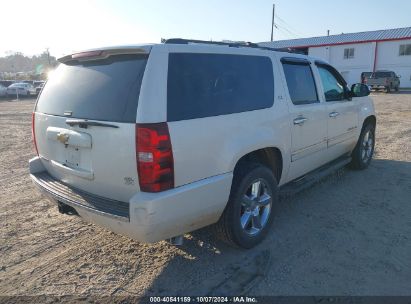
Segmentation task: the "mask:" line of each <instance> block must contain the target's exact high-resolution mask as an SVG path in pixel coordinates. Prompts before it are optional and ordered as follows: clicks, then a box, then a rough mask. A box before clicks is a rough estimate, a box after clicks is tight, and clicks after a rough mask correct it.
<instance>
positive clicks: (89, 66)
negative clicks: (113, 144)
mask: <svg viewBox="0 0 411 304" xmlns="http://www.w3.org/2000/svg"><path fill="white" fill-rule="evenodd" d="M147 58H148V57H147V56H143V55H116V56H110V57H108V58H107V59H103V60H93V61H86V62H78V61H73V62H70V63H66V64H60V65H59V66H58V67H57V69H56V70H55V71H54V72H53V75H52V77H51V78H50V79H49V80H48V81H47V84H46V85H45V86H44V88H43V90H42V92H41V95H40V98H39V100H38V103H37V106H36V111H38V112H42V113H45V114H50V115H58V116H69V117H75V118H87V119H93V120H105V121H114V122H131V123H135V121H136V113H137V103H138V97H139V94H140V87H141V82H142V78H143V74H144V70H145V66H146V63H147Z"/></svg>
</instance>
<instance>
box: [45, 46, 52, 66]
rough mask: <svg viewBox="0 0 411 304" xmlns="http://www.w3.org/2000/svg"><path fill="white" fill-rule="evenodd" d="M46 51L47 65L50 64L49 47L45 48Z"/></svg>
mask: <svg viewBox="0 0 411 304" xmlns="http://www.w3.org/2000/svg"><path fill="white" fill-rule="evenodd" d="M46 52H47V60H48V62H49V66H50V65H51V64H50V52H49V48H46Z"/></svg>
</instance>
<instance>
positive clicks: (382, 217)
mask: <svg viewBox="0 0 411 304" xmlns="http://www.w3.org/2000/svg"><path fill="white" fill-rule="evenodd" d="M410 197H411V163H410V162H404V161H393V160H385V159H374V160H373V161H372V163H371V165H370V167H369V168H368V169H367V170H364V171H351V170H349V169H342V170H340V171H338V172H336V173H335V174H332V175H330V176H328V177H327V178H325V179H324V180H323V181H321V182H319V183H318V184H317V185H315V186H313V187H312V188H310V189H308V190H306V191H303V192H301V193H299V194H297V195H295V196H294V197H291V198H289V199H288V200H287V201H281V202H280V203H279V204H278V206H277V208H276V210H275V212H276V220H275V222H274V225H273V227H272V228H271V230H272V231H271V233H270V234H269V236H268V237H267V239H266V240H265V241H264V242H263V243H262V244H260V245H259V246H257V247H256V248H254V249H251V250H240V249H234V248H231V247H229V246H227V245H225V244H224V243H222V242H220V241H216V240H215V238H213V236H212V234H211V232H210V229H209V228H206V229H202V230H199V231H196V232H194V233H192V234H191V235H190V236H188V237H186V238H185V243H184V245H183V246H181V247H180V250H181V252H182V254H181V255H180V256H178V257H176V258H174V259H173V260H171V261H170V262H169V263H168V265H167V266H166V267H165V268H164V269H163V271H162V272H161V274H160V275H159V276H158V277H157V278H156V279H155V281H154V282H152V284H151V286H150V288H149V289H148V290H147V292H146V293H145V295H144V296H154V295H156V296H161V295H180V296H184V295H213V294H214V295H239V294H244V293H246V292H250V288H251V287H253V286H257V288H253V289H252V293H253V294H254V295H267V294H271V295H284V294H286V295H287V294H288V295H301V294H306V295H315V294H332V295H336V294H341V295H344V294H362V293H365V294H371V295H377V294H384V293H387V294H404V293H406V292H407V290H408V289H407V288H406V287H405V286H406V284H405V283H404V282H403V281H401V280H402V278H403V275H406V276H408V277H410V276H411V270H410V269H411V267H409V268H406V266H407V263H408V264H409V260H408V262H405V261H406V260H407V255H408V257H409V253H410V252H411V245H410V242H408V243H406V241H407V239H408V237H409V235H410V234H411V223H410V222H409V218H411V204H409V199H410ZM407 219H408V220H407ZM407 223H408V224H407ZM394 240H395V241H394ZM393 252H395V254H391V253H393ZM404 263H405V264H404ZM396 267H397V268H398V269H401V272H402V273H398V271H396V269H397V268H396ZM368 276H372V278H373V279H372V280H368V279H367V277H368ZM388 278H389V279H388ZM259 282H260V283H261V284H258V283H259ZM367 292H368V293H367Z"/></svg>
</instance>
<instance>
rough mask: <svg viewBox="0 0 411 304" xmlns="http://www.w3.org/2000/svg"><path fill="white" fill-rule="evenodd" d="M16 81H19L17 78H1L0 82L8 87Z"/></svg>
mask: <svg viewBox="0 0 411 304" xmlns="http://www.w3.org/2000/svg"><path fill="white" fill-rule="evenodd" d="M16 82H17V81H15V80H0V84H2V85H3V86H4V87H6V88H7V87H8V86H10V85H12V84H13V83H16Z"/></svg>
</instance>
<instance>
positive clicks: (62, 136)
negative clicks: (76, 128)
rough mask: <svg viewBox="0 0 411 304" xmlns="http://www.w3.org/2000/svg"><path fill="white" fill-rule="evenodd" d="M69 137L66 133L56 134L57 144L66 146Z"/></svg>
mask: <svg viewBox="0 0 411 304" xmlns="http://www.w3.org/2000/svg"><path fill="white" fill-rule="evenodd" d="M69 137H70V136H69V135H68V134H66V133H58V134H57V140H58V141H59V142H61V143H62V144H65V145H66V144H67V142H68V139H69Z"/></svg>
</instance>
